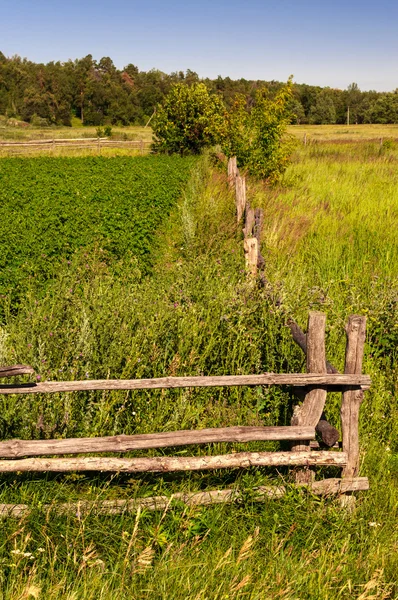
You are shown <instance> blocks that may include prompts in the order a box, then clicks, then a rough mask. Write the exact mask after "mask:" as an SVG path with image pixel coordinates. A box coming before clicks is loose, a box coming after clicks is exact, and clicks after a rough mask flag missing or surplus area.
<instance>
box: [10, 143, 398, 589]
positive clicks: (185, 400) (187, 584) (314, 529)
mask: <svg viewBox="0 0 398 600" xmlns="http://www.w3.org/2000/svg"><path fill="white" fill-rule="evenodd" d="M330 150H331V151H332V149H330ZM312 151H313V149H311V152H312ZM303 152H305V153H307V152H309V150H308V148H307V150H304V151H303ZM384 158H385V157H377V156H376V157H375V159H374V161H373V162H372V168H370V166H369V164H367V163H365V161H361V162H359V161H358V164H357V165H356V167H357V168H354V167H353V164H352V160H351V159H350V158H349V157H347V161H344V160H339V162H338V165H337V166H336V164H335V163H336V161H335V159H334V158H333V157H331V155H329V156H325V155H324V156H322V155H320V156H318V157H317V156H308V155H307V154H300V155H298V156H297V157H296V163H295V164H294V165H292V167H291V169H290V170H289V172H288V173H287V175H286V181H285V186H284V187H282V188H280V189H279V190H277V191H275V190H273V191H270V190H267V189H264V188H261V187H258V186H257V187H256V188H253V189H252V190H251V195H252V197H253V198H255V203H256V204H257V205H262V206H263V207H264V209H265V229H264V240H263V246H264V250H265V251H264V254H265V255H266V258H267V273H266V274H267V279H268V283H267V284H266V286H265V287H259V288H258V287H256V286H253V285H251V284H250V283H248V281H247V277H246V274H245V271H244V261H243V253H242V241H241V233H240V231H239V229H238V228H237V226H236V223H235V216H234V211H233V197H232V196H231V194H230V192H229V191H228V189H227V186H226V182H225V177H224V175H221V174H220V173H218V172H217V171H214V170H213V169H212V168H211V166H210V164H209V162H208V159H204V160H203V161H202V162H201V163H200V164H199V165H198V166H197V168H196V170H195V171H194V172H193V174H192V178H191V181H190V183H189V185H188V186H187V188H186V192H185V195H183V196H182V198H181V200H180V203H179V206H178V207H177V208H176V210H175V211H174V213H173V214H172V215H171V217H170V219H169V220H168V221H167V223H165V224H164V227H163V230H162V231H161V232H159V243H158V244H157V250H156V252H157V256H156V260H155V266H154V271H153V275H152V276H151V277H150V278H146V279H144V280H142V279H141V278H140V276H139V273H138V270H137V269H136V268H135V266H134V264H131V268H130V269H126V268H125V266H123V268H122V269H121V270H120V272H118V271H117V269H116V268H115V265H113V266H112V270H110V269H109V267H108V266H107V265H106V263H105V262H104V261H103V260H102V257H101V253H100V251H99V249H98V250H93V251H92V252H91V253H90V255H89V257H87V256H84V250H82V254H79V253H77V254H76V256H75V258H74V260H73V261H72V264H71V265H69V266H68V267H66V265H65V268H62V269H61V271H60V273H59V274H58V277H57V280H56V281H54V283H53V285H52V286H50V288H49V289H48V290H47V293H46V295H45V296H44V297H42V295H40V294H39V293H38V291H37V290H36V289H35V287H34V284H33V283H32V285H31V287H30V288H29V289H27V290H26V299H25V302H24V303H23V305H22V306H21V308H20V310H19V313H18V314H17V315H9V316H8V318H7V321H6V322H5V323H4V325H3V327H2V329H1V332H0V353H1V358H2V360H3V361H4V363H12V362H27V363H30V364H32V365H33V366H34V367H35V368H36V370H37V374H38V377H40V378H41V379H42V380H44V379H78V378H79V379H80V378H84V377H90V378H91V377H154V376H163V375H187V374H191V375H196V374H201V373H203V374H223V373H250V372H263V371H275V372H283V371H299V370H301V369H302V368H303V357H302V355H301V354H300V352H299V350H298V349H297V348H296V347H295V346H294V344H293V342H292V340H291V338H290V335H289V332H288V329H287V328H286V326H285V323H286V318H287V317H288V316H295V317H296V318H297V319H298V320H299V321H300V322H301V323H302V324H304V322H305V318H306V313H307V311H308V309H309V308H317V309H322V310H325V311H326V312H327V313H328V318H329V320H328V323H329V325H328V332H327V334H328V335H327V353H328V357H329V359H330V360H331V361H333V362H334V363H336V366H338V367H340V368H341V366H342V363H343V357H344V329H343V328H344V322H345V320H346V318H347V316H348V314H349V313H350V312H353V311H360V312H361V311H367V314H368V316H369V320H370V336H369V340H368V344H367V348H366V358H365V372H367V373H370V374H371V375H372V378H373V381H374V385H373V390H372V392H370V393H367V395H366V400H365V403H364V406H363V412H362V415H361V423H362V442H363V446H362V447H363V448H365V450H366V452H364V453H363V456H362V463H361V471H362V473H363V474H366V475H368V476H369V477H370V482H371V490H370V491H369V492H366V493H364V494H363V495H361V496H360V497H359V501H358V507H357V511H356V513H355V514H354V515H349V514H347V513H346V512H345V511H343V510H342V509H341V508H340V505H339V502H338V500H336V501H334V500H332V499H324V500H321V499H319V498H314V497H312V496H311V494H306V493H303V492H299V491H297V490H295V489H293V488H292V489H291V490H290V491H289V494H288V495H287V497H285V498H283V499H281V500H272V501H271V500H270V501H268V502H265V503H262V504H258V503H256V502H255V493H254V492H252V490H253V488H255V487H256V486H257V485H259V484H264V483H267V482H269V479H270V477H271V476H272V472H271V471H270V470H265V469H264V470H262V469H256V470H254V469H253V470H248V471H245V472H243V473H239V472H236V471H230V472H222V473H221V472H217V471H216V472H213V473H208V474H190V475H184V474H182V475H179V476H176V475H173V476H167V475H159V476H152V475H147V476H145V475H143V476H142V477H138V476H134V477H129V476H126V475H112V476H105V475H104V476H97V477H89V476H87V475H84V474H82V475H74V474H70V475H65V476H58V475H57V476H50V475H48V476H45V475H42V476H38V475H21V474H15V475H9V476H3V477H2V485H1V490H0V499H1V501H2V502H9V503H28V504H30V505H31V506H32V507H33V511H32V512H31V513H30V514H28V515H25V516H24V517H22V518H20V519H8V520H6V521H4V523H3V526H2V527H3V536H2V538H1V542H0V563H1V569H2V570H1V575H0V598H4V599H7V600H8V599H11V598H13V599H14V598H21V599H22V598H46V599H47V598H49V599H58V598H69V599H72V598H73V599H76V600H77V599H80V598H82V599H97V598H101V599H106V600H108V599H113V598H118V599H119V598H126V599H127V598H128V599H131V598H134V599H151V600H152V599H166V598H167V599H169V598H173V599H176V600H179V599H181V600H182V599H186V598H189V599H193V600H210V599H211V600H213V599H216V600H224V599H227V598H228V599H240V598H251V599H256V600H257V599H258V600H263V599H268V598H269V599H271V598H272V599H273V598H281V599H285V600H297V599H300V600H307V599H308V600H310V599H311V600H314V599H320V600H331V599H335V598H338V599H347V600H348V599H352V598H356V599H357V600H359V599H360V600H366V599H368V600H370V599H371V598H372V599H374V600H375V599H378V600H381V599H387V598H390V599H392V598H397V597H398V586H397V577H396V573H397V572H398V558H397V557H398V553H397V549H398V533H397V532H398V527H397V525H398V459H397V454H396V452H397V442H396V440H397V435H396V434H397V427H396V422H397V419H396V417H397V415H396V408H395V404H394V401H393V394H394V393H396V367H395V363H394V361H393V352H394V347H395V346H394V344H395V338H394V337H392V338H391V339H390V338H389V337H388V336H390V335H392V336H394V335H395V334H394V331H395V330H394V323H395V319H396V311H395V308H394V306H395V305H394V298H395V296H394V294H395V293H396V287H395V286H396V276H395V274H394V264H396V260H397V255H396V246H397V241H396V240H395V239H394V237H393V236H392V234H391V235H390V234H389V231H388V227H387V225H385V223H384V221H383V219H382V215H383V214H384V213H383V206H384V209H385V207H386V206H387V207H388V210H389V215H390V219H391V225H394V223H395V219H396V218H398V217H397V213H396V207H397V206H398V202H395V201H393V200H392V199H391V196H390V193H391V194H394V187H393V185H391V186H389V188H388V190H387V189H386V188H385V187H384V186H383V185H382V182H386V183H387V184H389V181H390V180H389V171H388V168H389V167H388V164H386V161H385V160H384ZM361 173H362V175H361ZM391 177H395V175H394V173H393V174H392V175H391ZM333 178H335V179H336V181H335V182H333V181H332V180H333ZM322 182H323V183H322ZM332 183H333V184H334V185H333V186H332V185H331V184H332ZM358 187H359V188H360V193H359V192H358ZM375 188H376V190H377V191H375ZM339 189H340V190H341V191H339ZM393 198H395V195H394V196H393ZM376 200H377V206H374V205H375V203H376ZM326 202H328V203H329V204H328V206H326V204H325V203H326ZM369 211H375V213H376V214H377V215H378V218H379V219H380V223H379V225H377V224H376V223H375V219H374V218H372V216H371V215H369ZM336 220H339V223H340V224H341V226H340V227H337V226H335V222H336ZM360 222H361V223H363V224H364V227H363V229H361V227H360ZM364 231H366V232H367V231H370V232H373V236H368V235H367V234H366V233H365V232H364ZM378 233H379V234H380V235H378ZM321 234H322V235H321ZM349 239H352V240H354V241H355V240H356V241H355V243H356V246H355V244H354V246H352V245H351V244H350V243H347V240H349ZM343 249H344V251H343ZM388 252H390V253H391V257H392V258H391V261H392V263H391V264H390V263H389V260H390V259H388V260H387V257H386V254H387V253H388ZM339 261H340V270H339V269H338V265H339ZM369 261H370V263H371V264H370V265H369ZM86 265H89V267H87V266H86ZM395 273H396V271H395ZM376 292H377V294H376ZM384 330H385V331H384ZM385 332H387V333H385ZM381 335H384V336H385V341H384V342H381V341H380V336H381ZM338 401H339V399H338V398H337V396H336V397H332V398H331V401H330V402H329V408H328V410H329V416H330V418H331V419H332V420H333V422H334V423H335V424H338ZM292 403H293V400H292V397H291V395H290V393H289V391H288V390H285V391H278V390H271V391H268V390H259V389H257V390H251V389H240V390H232V389H231V390H224V391H217V390H201V391H192V390H169V391H163V392H150V393H147V392H135V393H131V392H92V393H90V394H78V393H76V394H58V395H55V396H47V397H37V396H36V397H34V398H33V399H29V398H23V399H22V400H21V399H20V398H13V397H7V398H5V399H3V400H1V410H0V415H1V419H0V431H1V434H2V437H3V438H11V437H15V436H20V437H34V438H39V437H40V438H50V437H54V436H57V437H62V436H71V435H98V434H101V435H104V434H111V433H120V432H125V433H131V432H149V431H160V430H173V429H177V428H183V427H206V426H221V425H224V426H225V425H234V424H257V423H268V424H275V423H282V422H288V419H289V415H290V412H291V408H292ZM252 447H253V448H257V447H258V448H260V447H261V448H265V447H268V446H267V445H265V444H253V446H252ZM227 448H228V449H229V450H231V449H240V446H239V445H234V446H230V445H228V446H227V445H221V444H218V445H213V446H211V447H207V448H199V447H198V448H193V449H189V450H186V449H181V448H180V449H177V450H174V452H173V453H175V452H176V451H177V452H180V453H187V452H193V453H196V454H199V453H202V452H206V453H209V452H214V453H217V452H220V451H221V452H222V451H225V450H226V449H227ZM148 454H155V452H148ZM280 476H281V477H282V478H283V479H284V480H285V481H286V482H287V483H288V474H287V473H286V472H282V473H281V474H280ZM226 485H228V486H234V485H237V486H239V487H240V488H245V489H246V490H247V496H246V500H245V502H243V503H241V504H238V505H226V506H214V507H210V508H209V507H207V508H205V507H190V508H187V507H185V508H184V507H180V506H178V505H176V504H175V503H174V502H173V501H171V502H170V505H169V506H168V507H167V508H166V509H165V510H164V511H163V513H162V512H158V513H150V512H148V511H145V510H143V511H141V512H138V513H136V514H129V513H127V512H126V513H125V514H123V515H121V516H104V515H101V514H99V513H98V512H96V511H95V510H93V511H92V512H91V513H90V514H88V515H83V514H80V512H79V510H78V509H77V512H76V514H73V513H72V514H68V515H64V516H60V515H57V514H56V511H52V510H51V509H47V508H46V509H43V506H44V505H47V504H50V505H52V504H54V505H56V504H57V503H59V502H65V501H70V500H83V499H86V500H87V499H90V500H93V501H99V500H101V499H103V498H114V497H119V498H120V497H126V498H131V497H140V496H147V495H154V494H166V495H169V494H171V493H172V492H174V491H184V490H186V491H188V490H189V491H194V490H197V489H209V488H214V487H221V486H226Z"/></svg>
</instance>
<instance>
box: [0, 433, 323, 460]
mask: <svg viewBox="0 0 398 600" xmlns="http://www.w3.org/2000/svg"><path fill="white" fill-rule="evenodd" d="M314 438H315V429H314V428H313V427H223V428H219V429H215V428H214V429H200V430H197V431H192V430H183V431H167V432H161V433H149V434H137V435H117V436H109V437H96V438H69V439H57V440H16V439H13V440H7V441H4V442H0V457H1V458H21V457H25V456H50V455H54V454H84V453H87V452H90V453H95V452H129V451H132V450H148V449H150V448H166V447H170V446H188V445H191V444H209V443H217V442H253V441H277V440H313V439H314Z"/></svg>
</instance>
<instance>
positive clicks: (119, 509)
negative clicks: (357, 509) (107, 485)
mask: <svg viewBox="0 0 398 600" xmlns="http://www.w3.org/2000/svg"><path fill="white" fill-rule="evenodd" d="M298 487H300V488H302V489H303V491H305V490H308V491H310V492H311V493H312V494H315V495H317V496H332V495H335V494H341V493H344V492H348V491H362V490H368V489H369V481H368V479H367V477H356V478H352V479H349V478H345V479H324V480H323V481H314V482H312V483H311V484H310V485H308V486H305V485H300V486H298ZM288 489H289V488H287V487H286V486H263V485H262V486H258V487H257V488H255V489H253V490H239V489H227V490H211V491H206V492H193V493H186V492H177V493H176V494H173V495H172V496H171V497H168V496H151V497H148V498H135V499H133V500H101V501H85V500H83V501H80V502H68V503H64V504H47V505H44V506H41V507H40V509H41V510H42V511H44V512H46V513H47V512H48V511H51V512H53V513H55V514H57V515H64V514H75V515H76V516H81V515H83V514H88V513H93V514H107V515H117V514H122V513H124V512H136V511H137V510H139V509H140V510H143V509H145V510H151V511H155V510H165V509H167V508H168V507H170V506H173V510H175V508H176V504H175V503H180V504H182V505H184V506H209V505H214V504H230V503H242V502H245V501H247V498H248V497H249V498H250V502H265V501H267V500H271V499H278V498H281V497H283V496H284V495H285V494H286V492H287V491H288ZM172 502H174V504H172ZM31 510H32V508H31V507H30V506H28V505H27V504H0V517H21V516H23V515H26V514H28V513H29V512H31Z"/></svg>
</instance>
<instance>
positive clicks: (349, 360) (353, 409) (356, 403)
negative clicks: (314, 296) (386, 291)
mask: <svg viewBox="0 0 398 600" xmlns="http://www.w3.org/2000/svg"><path fill="white" fill-rule="evenodd" d="M346 332H347V346H346V357H345V368H344V372H345V373H347V374H348V373H355V374H360V373H361V372H362V362H363V353H364V346H365V338H366V317H361V316H359V315H351V316H350V317H349V320H348V324H347V327H346ZM362 401H363V391H362V390H350V389H348V390H346V391H344V392H343V400H342V404H341V425H342V431H343V449H344V451H345V452H347V456H348V462H347V466H346V467H345V469H344V471H343V475H345V476H347V477H354V476H355V475H357V474H358V470H359V409H360V406H361V403H362Z"/></svg>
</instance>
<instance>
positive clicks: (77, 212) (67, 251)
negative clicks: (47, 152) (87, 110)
mask: <svg viewBox="0 0 398 600" xmlns="http://www.w3.org/2000/svg"><path fill="white" fill-rule="evenodd" d="M193 160H194V159H192V158H184V159H182V158H179V157H177V158H175V157H139V158H121V157H116V158H98V157H94V158H93V157H89V158H87V157H86V158H36V159H33V160H26V159H15V158H12V159H4V160H2V161H1V164H0V295H1V296H2V298H3V301H4V299H6V302H7V303H8V304H9V305H11V306H12V307H15V306H16V305H17V304H18V303H19V300H20V298H21V296H22V295H23V293H24V290H25V288H26V285H27V283H30V284H31V283H32V280H33V282H34V283H35V284H37V285H39V286H40V287H43V288H45V287H46V282H47V281H48V280H50V279H53V277H54V276H55V275H56V272H57V268H58V266H59V261H60V260H61V259H64V260H68V259H70V258H71V256H72V255H73V254H74V253H75V252H76V250H78V249H81V248H84V249H87V250H88V251H89V250H90V249H91V248H93V247H94V246H97V247H100V248H101V251H103V252H104V257H105V260H108V262H110V263H112V262H115V261H117V260H119V259H123V258H125V257H127V256H130V257H131V256H135V257H137V259H138V266H139V268H140V270H141V271H143V272H145V271H147V270H148V268H149V267H150V262H151V259H150V249H151V241H152V238H153V233H154V231H155V230H156V228H157V227H158V225H159V224H160V223H161V221H162V219H164V217H165V216H166V215H167V214H168V212H169V210H170V208H171V206H172V205H173V203H174V202H175V200H176V198H177V197H178V195H179V194H180V192H181V189H182V187H183V185H184V183H185V182H186V180H187V177H188V174H189V171H190V168H191V167H192V164H193Z"/></svg>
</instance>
